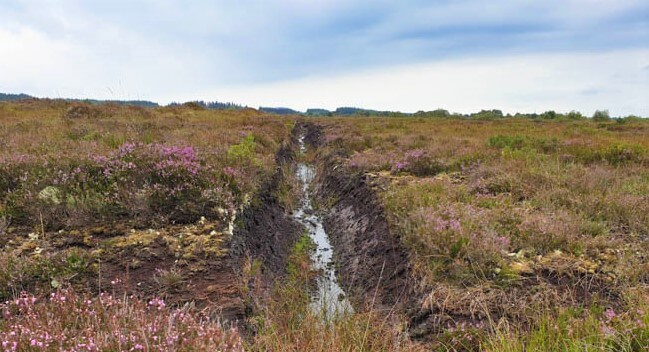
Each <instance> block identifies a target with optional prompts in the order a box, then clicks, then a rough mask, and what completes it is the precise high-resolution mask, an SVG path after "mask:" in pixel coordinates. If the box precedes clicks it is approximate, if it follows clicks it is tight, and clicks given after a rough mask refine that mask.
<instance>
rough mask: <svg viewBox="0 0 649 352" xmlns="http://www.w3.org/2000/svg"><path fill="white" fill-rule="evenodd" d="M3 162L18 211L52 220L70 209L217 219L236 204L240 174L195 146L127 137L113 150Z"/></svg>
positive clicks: (103, 213) (172, 218) (175, 218)
mask: <svg viewBox="0 0 649 352" xmlns="http://www.w3.org/2000/svg"><path fill="white" fill-rule="evenodd" d="M5 168H6V169H5ZM5 168H3V169H5V170H8V171H6V172H7V173H10V172H11V173H13V175H12V174H8V176H7V179H8V181H5V182H7V184H6V185H2V186H4V188H5V191H9V190H11V191H12V194H11V195H9V196H10V200H11V201H12V202H15V203H14V207H15V210H16V212H17V214H20V213H22V214H23V215H27V214H29V213H31V212H34V213H35V212H39V213H41V212H43V210H45V211H46V212H45V213H46V214H47V213H48V212H49V213H50V214H51V216H49V217H46V219H47V220H50V221H51V222H53V224H51V225H53V226H56V221H57V220H60V219H61V218H62V217H64V216H63V214H65V213H70V212H72V213H76V215H79V214H83V213H85V214H86V215H85V216H86V217H90V216H92V214H95V216H96V215H101V216H104V217H110V216H116V215H120V214H122V215H121V216H124V215H128V216H131V217H139V218H140V219H141V220H142V221H143V222H146V221H147V219H148V218H150V217H152V216H154V215H155V216H156V217H158V218H159V217H160V216H162V217H163V218H166V219H167V220H168V221H176V222H187V221H196V220H197V219H198V218H199V217H200V216H209V217H212V218H216V219H218V217H219V214H218V213H217V209H219V208H220V209H233V208H234V207H235V205H234V197H235V195H234V194H232V191H236V190H237V187H236V186H234V183H235V182H237V180H236V179H233V178H230V179H228V180H226V179H224V178H223V177H222V171H220V170H217V169H214V168H212V167H210V166H207V163H206V161H205V160H203V159H201V158H200V157H198V156H197V153H196V151H195V150H194V148H193V147H191V146H166V145H161V144H142V143H124V144H123V145H121V146H120V147H119V148H118V149H117V150H116V151H115V152H113V153H110V154H109V155H91V156H90V157H89V158H87V159H85V160H70V161H64V160H45V161H43V162H42V163H37V164H14V165H6V166H5ZM231 169H232V170H234V169H233V168H231ZM17 170H24V171H22V172H20V173H17ZM230 175H234V173H232V172H231V173H230ZM39 204H40V205H41V206H40V208H34V206H35V205H39ZM21 205H23V207H21ZM57 209H59V210H57ZM75 218H77V219H78V218H79V216H75ZM17 220H18V221H20V218H19V217H17ZM25 220H29V219H28V218H27V219H25Z"/></svg>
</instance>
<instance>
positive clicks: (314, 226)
mask: <svg viewBox="0 0 649 352" xmlns="http://www.w3.org/2000/svg"><path fill="white" fill-rule="evenodd" d="M299 141H300V151H301V152H302V153H304V152H305V151H306V147H305V145H304V137H300V140H299ZM297 176H298V178H299V180H300V182H302V190H303V192H302V194H303V197H302V199H301V201H300V207H299V208H298V209H297V210H296V211H295V213H294V214H293V216H294V217H295V219H296V220H297V221H299V222H300V223H301V224H302V225H304V227H306V228H307V230H308V232H309V236H310V237H311V239H312V240H313V242H314V243H315V245H316V250H315V252H314V253H313V254H312V255H311V261H312V262H313V266H314V269H315V270H317V271H319V272H320V273H321V274H320V275H319V276H318V278H317V290H316V292H314V296H313V298H312V301H311V307H312V309H313V310H314V311H315V312H317V313H322V314H323V315H324V316H325V318H331V317H334V316H336V315H340V314H349V313H352V312H353V309H352V306H351V304H350V303H349V301H348V300H347V297H346V295H345V291H344V290H343V289H342V287H340V284H339V283H338V278H336V273H335V268H334V262H333V248H332V246H331V243H330V242H329V237H328V236H327V233H326V232H325V230H324V227H323V225H322V219H321V218H320V217H319V216H317V215H316V214H315V213H314V211H313V207H312V205H311V199H310V195H309V188H310V185H311V182H312V181H313V176H314V170H313V167H312V166H309V165H307V164H304V163H299V164H298V165H297Z"/></svg>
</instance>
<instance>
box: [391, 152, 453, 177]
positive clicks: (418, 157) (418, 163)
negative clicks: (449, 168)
mask: <svg viewBox="0 0 649 352" xmlns="http://www.w3.org/2000/svg"><path fill="white" fill-rule="evenodd" d="M445 169H446V167H445V166H444V165H443V164H442V163H441V162H439V161H438V160H435V159H434V158H432V157H431V156H430V155H428V154H427V153H426V152H425V151H424V150H421V149H414V150H410V151H408V152H406V154H405V158H404V160H403V161H397V162H396V163H395V164H394V165H393V167H392V170H391V171H392V173H399V172H407V173H410V174H412V175H414V176H418V177H426V176H434V175H436V174H438V173H440V172H442V171H444V170H445Z"/></svg>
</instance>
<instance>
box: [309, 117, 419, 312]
mask: <svg viewBox="0 0 649 352" xmlns="http://www.w3.org/2000/svg"><path fill="white" fill-rule="evenodd" d="M304 128H305V129H306V130H307V132H306V134H305V136H306V138H305V140H306V142H307V143H309V144H310V145H311V146H312V147H315V148H317V147H319V146H321V145H322V144H323V143H322V142H323V139H322V138H323V136H322V132H321V131H320V128H319V126H317V125H315V124H313V123H306V124H305V126H304ZM316 159H317V160H316V162H317V165H318V166H317V170H316V178H315V182H314V185H315V190H314V194H315V198H316V202H317V204H318V207H319V211H320V212H321V213H322V215H323V218H324V225H325V229H326V231H327V233H328V234H329V238H330V240H331V243H332V245H333V247H334V261H335V263H336V266H337V273H338V276H339V278H340V281H341V283H342V285H343V287H344V289H345V291H346V292H347V294H348V296H350V297H349V298H350V301H351V302H352V304H353V305H354V306H355V308H356V309H358V310H369V309H371V310H383V311H386V312H389V311H395V310H401V309H402V308H404V307H405V306H406V304H405V303H406V301H409V300H410V297H411V293H412V287H413V285H412V282H411V275H410V269H409V261H408V257H407V254H406V251H405V249H404V248H403V247H402V246H401V244H400V241H399V239H398V238H396V237H395V236H394V235H392V234H391V233H390V231H389V229H388V223H387V221H386V218H385V214H384V210H383V207H382V205H381V204H380V202H379V200H378V198H377V196H376V194H375V193H374V191H373V190H372V185H371V181H370V180H369V179H368V178H367V176H365V175H362V174H353V173H349V172H348V171H345V169H344V168H343V167H342V166H341V165H338V164H337V163H336V161H335V160H334V159H333V158H332V157H330V156H326V155H323V154H319V157H317V158H316Z"/></svg>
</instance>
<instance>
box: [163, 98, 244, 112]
mask: <svg viewBox="0 0 649 352" xmlns="http://www.w3.org/2000/svg"><path fill="white" fill-rule="evenodd" d="M182 105H193V106H198V107H201V108H204V109H209V110H240V109H244V108H246V106H243V105H239V104H235V103H221V102H218V101H202V100H195V101H189V102H186V103H175V102H174V103H171V104H169V106H182Z"/></svg>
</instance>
